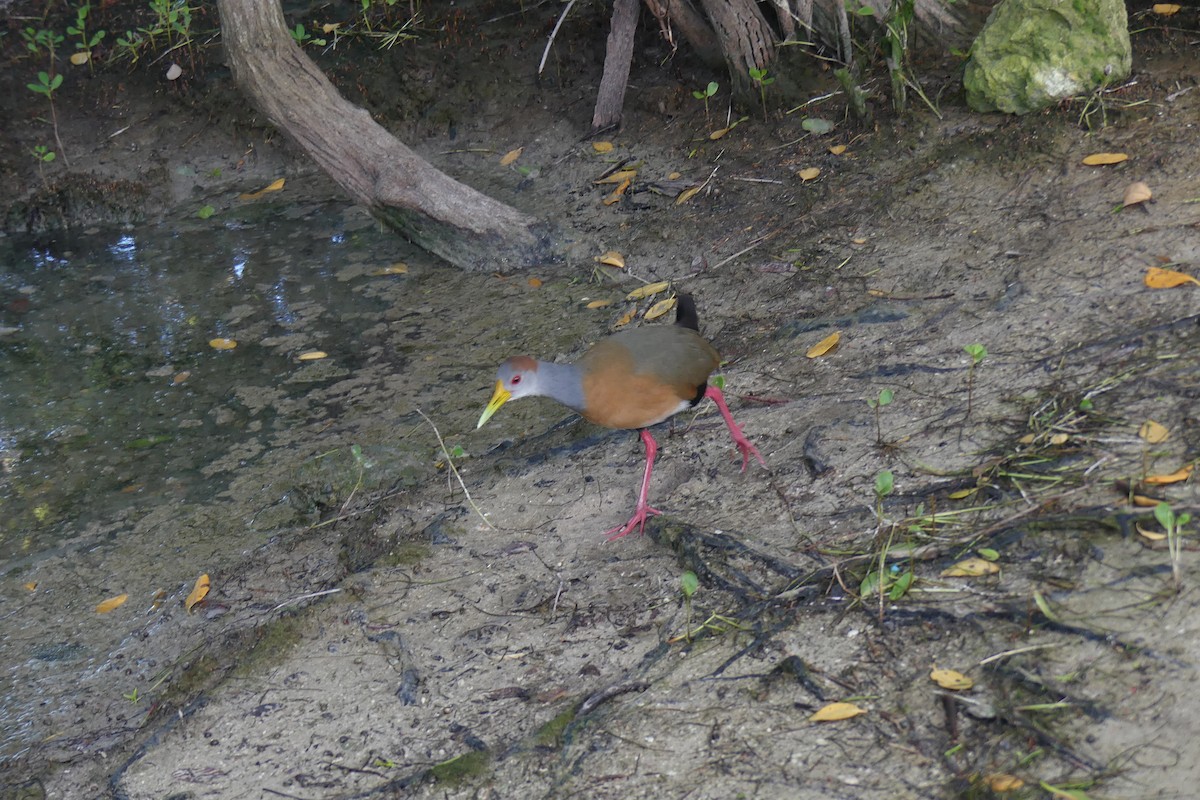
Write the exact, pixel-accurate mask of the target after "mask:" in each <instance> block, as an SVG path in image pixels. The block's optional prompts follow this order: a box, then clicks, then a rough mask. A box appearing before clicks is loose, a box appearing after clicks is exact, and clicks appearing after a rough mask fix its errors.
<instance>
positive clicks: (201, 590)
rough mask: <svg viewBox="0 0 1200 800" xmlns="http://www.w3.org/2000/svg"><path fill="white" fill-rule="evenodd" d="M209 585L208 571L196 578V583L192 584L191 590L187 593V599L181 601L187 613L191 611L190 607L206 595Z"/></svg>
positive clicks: (194, 605)
mask: <svg viewBox="0 0 1200 800" xmlns="http://www.w3.org/2000/svg"><path fill="white" fill-rule="evenodd" d="M209 585H210V581H209V580H208V573H204V574H203V575H201V576H200V577H199V578H196V583H195V585H194V586H192V591H191V592H190V593H189V594H188V596H187V599H186V600H184V601H183V607H184V608H185V609H187V612H188V613H189V614H190V613H192V609H193V608H195V607H196V604H197V603H199V602H200V601H201V600H203V599H204V598H205V597H208V589H209Z"/></svg>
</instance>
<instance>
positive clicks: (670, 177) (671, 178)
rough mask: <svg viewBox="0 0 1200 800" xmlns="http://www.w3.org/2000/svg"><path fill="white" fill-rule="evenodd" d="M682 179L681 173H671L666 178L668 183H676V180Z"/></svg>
mask: <svg viewBox="0 0 1200 800" xmlns="http://www.w3.org/2000/svg"><path fill="white" fill-rule="evenodd" d="M682 177H683V173H682V172H672V173H671V174H670V175H668V176H667V180H669V181H677V180H679V179H680V178H682Z"/></svg>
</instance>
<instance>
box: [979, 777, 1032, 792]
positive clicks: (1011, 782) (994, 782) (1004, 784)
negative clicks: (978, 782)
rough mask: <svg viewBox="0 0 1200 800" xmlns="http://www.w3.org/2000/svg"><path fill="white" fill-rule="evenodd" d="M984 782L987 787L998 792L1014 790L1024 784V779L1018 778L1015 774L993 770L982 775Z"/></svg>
mask: <svg viewBox="0 0 1200 800" xmlns="http://www.w3.org/2000/svg"><path fill="white" fill-rule="evenodd" d="M983 780H984V782H985V783H987V785H988V788H989V789H991V790H992V791H993V792H996V793H998V794H1003V793H1004V792H1015V791H1016V790H1017V789H1020V788H1021V787H1023V786H1024V785H1025V781H1023V780H1021V779H1020V778H1018V777H1017V776H1016V775H1009V774H1008V773H1005V772H995V773H992V774H991V775H988V776H986V777H984V779H983Z"/></svg>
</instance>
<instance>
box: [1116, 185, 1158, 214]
mask: <svg viewBox="0 0 1200 800" xmlns="http://www.w3.org/2000/svg"><path fill="white" fill-rule="evenodd" d="M1153 196H1154V194H1153V193H1152V192H1151V191H1150V187H1149V186H1147V185H1146V184H1145V183H1143V182H1142V181H1137V182H1135V183H1131V184H1129V185H1128V186H1126V187H1125V196H1124V197H1123V198H1122V200H1121V208H1129V207H1130V206H1136V205H1137V204H1138V203H1144V202H1146V201H1147V200H1149V199H1150V198H1151V197H1153Z"/></svg>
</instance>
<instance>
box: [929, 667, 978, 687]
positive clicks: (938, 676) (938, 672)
mask: <svg viewBox="0 0 1200 800" xmlns="http://www.w3.org/2000/svg"><path fill="white" fill-rule="evenodd" d="M929 679H930V680H931V681H933V682H934V683H936V684H937V685H938V686H940V687H942V688H943V689H950V690H952V691H956V692H958V691H962V690H964V689H970V688H971V687H972V686H974V685H975V681H973V680H971V679H970V678H968V677H967V676H966V675H963V674H962V673H961V672H955V671H954V670H952V669H938V668H937V667H934V668H933V670H932V671H931V672H930V673H929Z"/></svg>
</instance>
